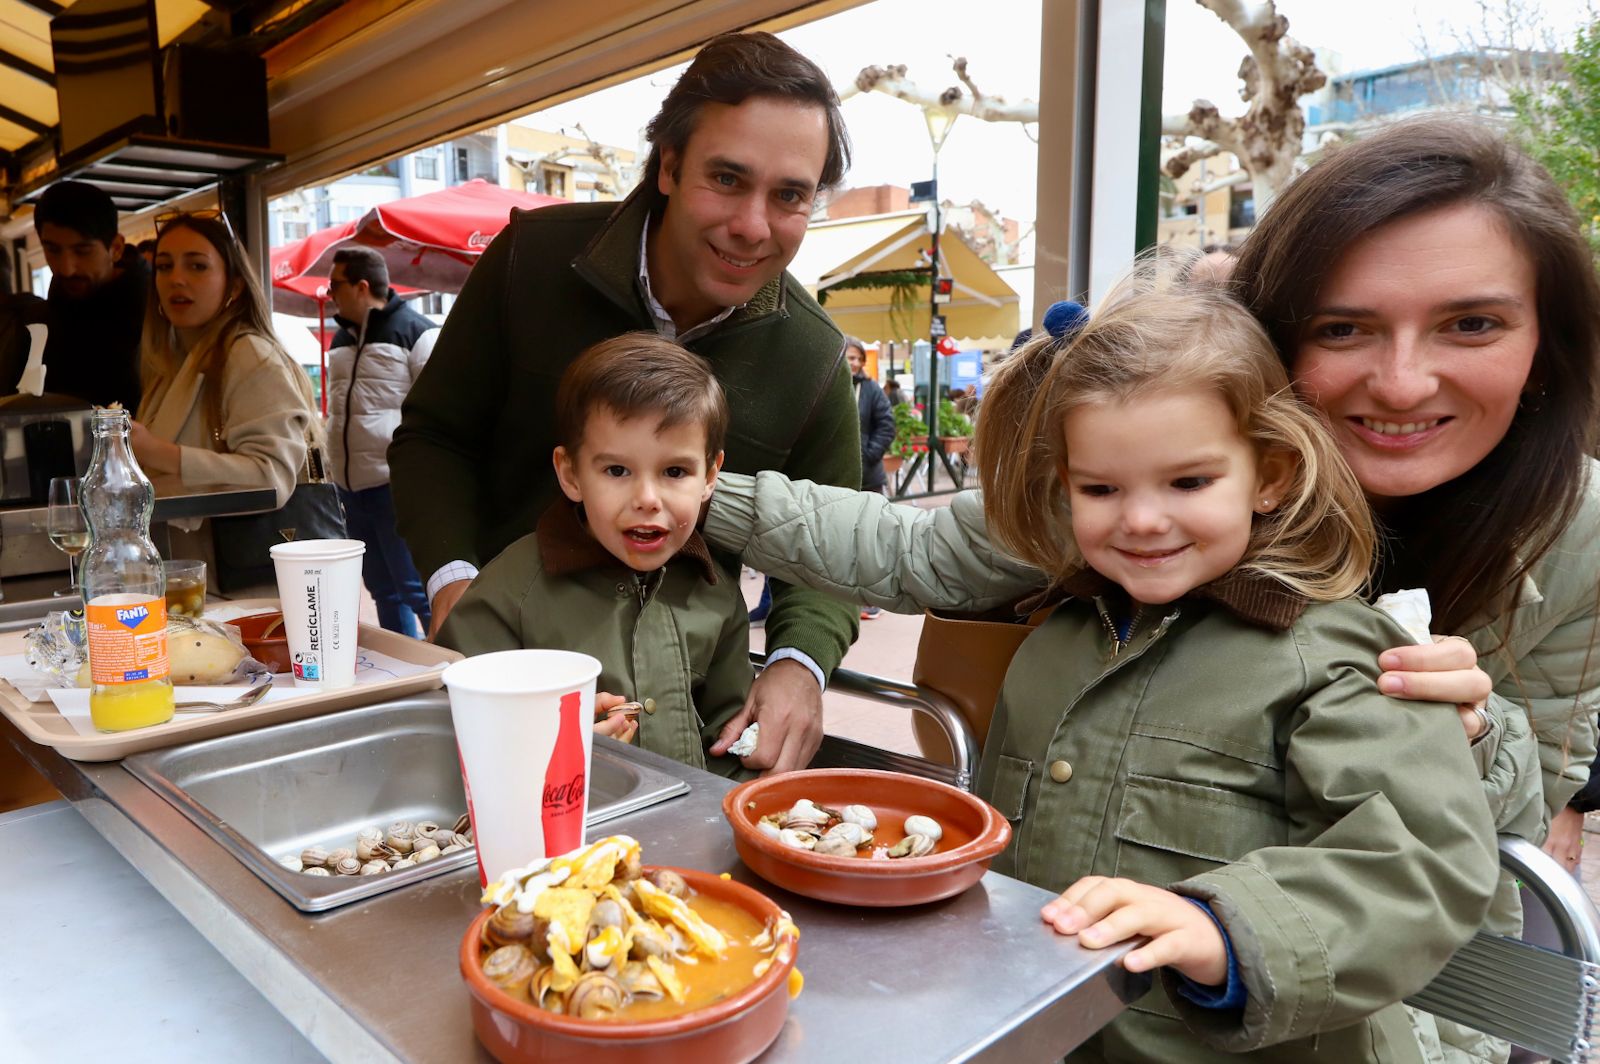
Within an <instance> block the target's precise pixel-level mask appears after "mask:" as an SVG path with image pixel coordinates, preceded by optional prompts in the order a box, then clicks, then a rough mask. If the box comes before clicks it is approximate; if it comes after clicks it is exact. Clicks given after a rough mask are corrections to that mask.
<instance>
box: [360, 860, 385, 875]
mask: <svg viewBox="0 0 1600 1064" xmlns="http://www.w3.org/2000/svg"><path fill="white" fill-rule="evenodd" d="M388 870H389V865H388V863H387V862H386V861H368V862H367V863H366V864H364V865H362V866H361V874H362V875H364V876H375V875H378V874H379V873H380V872H387V871H388Z"/></svg>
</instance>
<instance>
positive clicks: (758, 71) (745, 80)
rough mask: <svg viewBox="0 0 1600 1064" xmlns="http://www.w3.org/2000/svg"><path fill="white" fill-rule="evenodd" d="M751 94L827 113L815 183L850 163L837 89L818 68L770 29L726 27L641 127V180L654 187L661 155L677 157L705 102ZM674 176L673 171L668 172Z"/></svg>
mask: <svg viewBox="0 0 1600 1064" xmlns="http://www.w3.org/2000/svg"><path fill="white" fill-rule="evenodd" d="M752 96H763V97H769V98H773V99H780V100H790V101H793V102H795V103H806V104H812V105H814V106H816V107H820V108H821V109H822V112H823V114H824V115H826V116H827V119H828V154H827V157H826V159H825V160H824V161H823V164H822V178H821V180H820V181H819V182H818V187H819V188H831V187H832V186H834V185H837V184H838V183H839V181H840V180H841V179H842V178H843V177H844V172H845V171H846V170H848V169H849V168H850V137H849V134H848V133H846V132H845V126H844V115H843V114H841V113H840V111H839V95H838V93H836V92H834V91H833V85H832V83H831V82H829V81H828V76H827V75H826V74H824V73H823V72H822V69H821V68H820V67H818V66H817V64H815V63H813V62H812V61H811V60H809V59H807V58H806V57H805V56H803V55H801V54H800V53H799V52H797V51H795V50H794V49H793V48H790V47H789V46H788V45H787V44H784V43H783V42H782V41H780V40H778V38H776V37H774V36H773V35H772V34H770V33H762V32H759V31H758V32H754V33H725V34H723V35H722V36H720V37H714V38H712V40H711V41H710V42H709V43H708V44H707V45H706V46H705V47H704V48H702V49H700V52H699V54H697V55H696V56H695V57H694V62H692V63H690V64H689V69H688V70H685V71H684V72H683V76H682V77H681V78H679V79H678V83H677V84H676V85H674V86H672V91H671V92H669V93H667V98H666V99H665V100H662V101H661V110H659V111H657V112H656V116H655V117H654V118H652V119H651V120H650V124H649V125H648V126H646V127H645V131H644V132H645V137H646V139H648V140H649V141H650V157H649V159H648V160H646V162H645V167H644V177H643V183H644V184H645V185H646V187H654V186H655V183H656V177H657V175H658V174H660V172H661V156H662V153H663V152H664V151H670V152H672V153H673V154H674V155H675V156H677V158H678V159H679V160H681V159H682V158H683V150H684V148H685V147H686V146H687V145H688V143H689V137H690V135H691V134H693V133H694V129H695V125H696V124H697V123H698V122H699V120H700V109H701V108H702V107H703V106H705V105H706V104H708V103H721V104H727V105H729V106H738V105H739V104H741V103H744V102H745V101H746V100H748V99H749V98H750V97H752ZM672 176H673V177H677V174H673V175H672Z"/></svg>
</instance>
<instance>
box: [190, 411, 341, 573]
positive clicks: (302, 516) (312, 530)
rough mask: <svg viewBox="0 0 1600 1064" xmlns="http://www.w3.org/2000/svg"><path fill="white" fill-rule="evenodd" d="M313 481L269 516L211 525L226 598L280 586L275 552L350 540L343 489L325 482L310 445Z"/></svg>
mask: <svg viewBox="0 0 1600 1064" xmlns="http://www.w3.org/2000/svg"><path fill="white" fill-rule="evenodd" d="M306 466H307V470H308V479H307V480H306V481H305V482H303V483H300V484H297V485H295V489H294V491H293V492H292V493H291V494H290V495H289V501H288V502H286V503H284V504H283V505H282V506H280V507H278V508H277V509H276V510H273V511H271V512H269V513H263V514H244V515H241V516H238V517H214V518H212V519H211V548H212V557H213V559H214V561H215V565H214V566H213V570H214V572H213V577H212V578H213V580H214V581H215V583H216V586H217V589H218V590H219V591H221V592H222V593H224V594H232V593H234V592H238V591H243V590H245V589H247V588H255V587H261V586H263V585H266V586H268V587H271V586H275V585H276V584H277V582H278V574H277V570H276V569H275V568H274V567H273V564H272V554H271V553H270V552H271V548H272V546H273V545H274V544H276V543H293V542H295V541H296V540H303V539H348V538H349V533H348V531H347V529H346V525H345V519H344V503H343V502H341V501H340V500H339V489H338V488H337V487H336V486H335V485H334V484H332V483H330V482H328V481H327V480H325V479H323V464H322V452H321V450H320V448H319V447H318V446H317V445H316V444H315V443H312V442H311V441H309V440H308V441H307V447H306Z"/></svg>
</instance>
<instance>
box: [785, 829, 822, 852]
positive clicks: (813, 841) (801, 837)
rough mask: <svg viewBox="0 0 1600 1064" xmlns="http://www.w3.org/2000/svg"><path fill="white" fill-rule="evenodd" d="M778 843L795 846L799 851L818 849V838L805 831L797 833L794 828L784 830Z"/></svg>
mask: <svg viewBox="0 0 1600 1064" xmlns="http://www.w3.org/2000/svg"><path fill="white" fill-rule="evenodd" d="M778 841H779V842H781V843H783V844H784V845H785V846H793V847H794V848H795V849H797V850H814V849H816V847H817V837H816V836H815V835H810V834H807V833H806V832H804V831H795V830H794V829H793V828H784V829H783V830H782V831H779V832H778Z"/></svg>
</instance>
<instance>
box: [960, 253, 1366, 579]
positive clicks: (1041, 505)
mask: <svg viewBox="0 0 1600 1064" xmlns="http://www.w3.org/2000/svg"><path fill="white" fill-rule="evenodd" d="M1163 259H1165V260H1167V261H1162V260H1163ZM1189 265H1190V264H1189V263H1187V262H1185V263H1182V264H1174V263H1173V262H1172V261H1171V256H1170V254H1165V255H1159V256H1156V257H1154V258H1150V259H1146V260H1145V261H1143V262H1141V263H1140V264H1139V265H1138V266H1137V267H1136V268H1135V270H1134V272H1133V273H1132V274H1131V275H1130V276H1129V277H1128V278H1127V279H1125V280H1123V281H1122V282H1121V283H1120V284H1119V285H1118V286H1117V287H1116V288H1115V289H1114V290H1113V291H1112V292H1111V293H1110V294H1109V295H1108V296H1107V297H1106V299H1105V301H1104V303H1103V304H1102V305H1101V306H1100V308H1098V309H1097V311H1096V312H1095V313H1094V314H1093V315H1091V316H1090V318H1089V321H1088V324H1086V325H1085V326H1084V327H1083V329H1082V331H1081V332H1078V333H1077V334H1075V335H1073V336H1071V337H1070V338H1067V339H1064V340H1058V339H1056V338H1055V337H1053V336H1050V335H1049V334H1044V335H1041V336H1038V337H1036V338H1034V339H1032V340H1030V341H1028V343H1027V344H1026V345H1024V346H1023V347H1022V348H1021V349H1020V350H1019V351H1017V352H1016V353H1015V354H1014V355H1012V356H1011V358H1010V359H1008V360H1007V361H1006V363H1005V364H1004V365H1003V366H1001V367H1000V369H999V370H998V371H996V374H995V377H994V381H993V382H992V383H991V384H990V385H989V387H988V389H987V390H986V391H985V393H984V407H983V418H982V420H980V421H979V422H978V436H977V441H976V444H975V449H976V452H977V460H978V465H979V469H980V472H981V474H982V478H983V486H984V493H983V506H984V514H985V516H986V518H987V520H988V526H989V528H990V530H991V531H992V532H993V534H994V536H995V539H996V541H997V542H998V543H999V544H1000V545H1001V546H1002V547H1003V548H1004V549H1005V550H1006V551H1007V552H1009V553H1011V554H1013V555H1015V556H1016V557H1018V558H1021V559H1022V560H1024V561H1026V562H1029V563H1030V564H1032V565H1035V566H1037V567H1038V568H1040V569H1042V570H1043V571H1045V572H1046V573H1049V574H1051V576H1052V577H1053V578H1054V579H1055V580H1056V581H1057V582H1059V581H1060V580H1062V579H1064V578H1065V577H1066V576H1068V575H1070V574H1071V573H1072V572H1074V571H1076V570H1078V569H1081V568H1083V565H1084V562H1083V557H1082V555H1081V554H1080V553H1079V552H1078V549H1077V546H1076V544H1075V543H1074V541H1073V538H1072V526H1071V503H1070V498H1069V496H1068V493H1067V491H1066V488H1065V486H1064V485H1063V483H1062V472H1063V471H1064V470H1065V469H1066V467H1067V459H1068V455H1067V447H1066V414H1067V412H1068V411H1070V410H1072V409H1074V408H1076V407H1079V406H1083V405H1087V404H1093V403H1120V402H1129V401H1131V400H1135V399H1140V398H1144V397H1147V396H1152V395H1167V394H1171V393H1177V394H1180V395H1194V394H1199V393H1201V392H1209V393H1211V394H1213V395H1216V396H1217V397H1218V398H1220V399H1221V400H1222V401H1223V402H1224V403H1226V404H1227V406H1228V409H1229V410H1230V411H1231V412H1232V414H1233V416H1234V420H1235V422H1236V424H1237V425H1238V428H1239V433H1240V435H1241V436H1242V437H1243V438H1244V439H1246V440H1247V441H1249V443H1250V444H1251V445H1252V447H1253V448H1254V449H1255V452H1256V455H1257V457H1258V459H1259V458H1263V457H1265V456H1266V455H1267V454H1268V453H1270V452H1284V453H1287V454H1288V455H1290V456H1292V458H1293V459H1294V462H1295V470H1294V474H1293V478H1292V480H1291V482H1290V485H1289V487H1288V489H1287V491H1286V492H1285V494H1284V498H1283V500H1282V502H1281V504H1280V505H1279V506H1277V507H1276V508H1275V509H1274V510H1273V511H1272V512H1271V513H1269V514H1266V515H1260V514H1257V515H1255V517H1254V520H1253V526H1252V531H1251V535H1250V542H1249V545H1248V546H1247V548H1246V549H1245V553H1244V557H1243V558H1242V559H1241V560H1240V562H1239V564H1238V566H1236V568H1240V569H1244V570H1246V571H1252V572H1256V573H1261V574H1264V575H1267V576H1271V577H1273V578H1275V579H1277V580H1279V581H1281V582H1283V583H1284V584H1286V585H1287V586H1288V587H1290V588H1292V589H1293V590H1295V591H1298V592H1300V593H1301V594H1304V595H1306V596H1308V597H1309V598H1312V599H1317V600H1332V599H1340V598H1347V597H1349V596H1350V595H1354V594H1356V593H1358V592H1359V591H1361V590H1362V588H1363V586H1364V585H1365V583H1366V581H1367V578H1368V575H1369V573H1370V570H1371V566H1372V555H1373V548H1374V539H1375V537H1374V532H1373V528H1372V518H1371V514H1370V512H1369V511H1368V508H1367V503H1366V499H1365V497H1364V496H1363V495H1362V493H1361V487H1360V485H1359V484H1357V483H1356V479H1355V475H1354V474H1353V473H1351V472H1350V468H1349V466H1347V465H1346V464H1345V462H1344V459H1343V458H1342V457H1340V455H1339V450H1338V447H1337V445H1335V443H1334V442H1333V438H1332V436H1331V435H1329V433H1328V430H1327V427H1326V426H1325V425H1324V424H1323V423H1322V421H1321V420H1320V418H1319V416H1318V414H1317V413H1316V412H1315V411H1313V410H1311V409H1310V408H1308V407H1307V406H1306V405H1305V404H1303V403H1301V402H1300V401H1299V400H1298V399H1297V398H1295V396H1294V393H1293V392H1292V391H1291V390H1290V388H1289V382H1288V378H1287V376H1286V375H1285V373H1284V371H1283V366H1282V365H1281V364H1280V363H1279V362H1278V357H1277V354H1276V352H1274V351H1273V349H1272V344H1271V343H1270V342H1269V341H1268V340H1267V336H1266V333H1265V332H1263V331H1262V329H1261V326H1260V325H1259V324H1257V322H1256V321H1255V319H1254V318H1252V317H1251V316H1250V314H1249V312H1248V311H1246V310H1245V309H1244V308H1243V307H1241V306H1239V304H1238V303H1236V302H1234V301H1233V299H1232V298H1230V297H1229V296H1228V295H1227V294H1226V293H1224V292H1222V291H1220V290H1219V289H1217V288H1216V287H1215V286H1213V285H1202V284H1195V283H1191V282H1188V281H1185V280H1183V279H1182V277H1183V275H1184V273H1186V271H1187V267H1188V266H1189Z"/></svg>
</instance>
